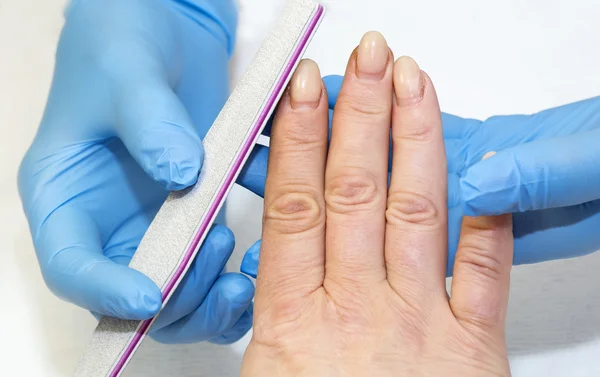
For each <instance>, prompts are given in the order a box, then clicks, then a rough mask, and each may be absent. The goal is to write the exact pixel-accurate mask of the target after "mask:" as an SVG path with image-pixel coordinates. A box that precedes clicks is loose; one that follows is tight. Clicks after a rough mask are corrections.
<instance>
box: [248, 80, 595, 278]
mask: <svg viewBox="0 0 600 377" xmlns="http://www.w3.org/2000/svg"><path fill="white" fill-rule="evenodd" d="M324 81H325V85H326V87H327V92H328V95H329V103H330V108H331V109H333V107H334V105H335V103H336V101H337V96H338V94H339V91H340V89H341V85H342V77H341V76H329V77H326V78H325V79H324ZM442 120H443V124H444V138H445V143H446V154H447V158H448V206H449V211H448V217H449V218H448V221H449V229H448V233H449V258H448V259H449V260H448V274H451V272H452V266H453V265H454V256H455V254H456V248H457V246H458V239H459V235H460V225H461V220H462V216H463V215H469V216H481V215H494V214H500V213H510V212H514V216H513V218H514V235H515V255H514V263H515V264H525V263H536V262H542V261H548V260H552V259H562V258H571V257H576V256H581V255H584V254H588V253H591V252H594V251H596V250H599V249H600V232H598V229H600V148H599V147H598V145H599V144H600V97H597V98H593V99H589V100H586V101H582V102H577V103H573V104H570V105H566V106H562V107H558V108H555V109H550V110H546V111H543V112H541V113H538V114H534V115H510V116H498V117H492V118H490V119H488V120H486V121H484V122H482V121H479V120H474V119H463V118H459V117H456V116H452V115H448V114H443V115H442ZM490 151H495V152H497V154H496V155H495V156H493V157H491V158H489V159H486V160H483V161H482V158H483V156H484V155H485V154H486V153H488V152H490ZM259 251H260V242H258V243H257V244H255V245H254V246H253V247H252V248H250V250H249V251H248V253H247V254H246V256H245V258H244V261H243V263H242V271H244V272H245V273H247V274H249V275H251V276H255V275H256V271H257V263H258V256H259Z"/></svg>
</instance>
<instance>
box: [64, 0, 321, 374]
mask: <svg viewBox="0 0 600 377" xmlns="http://www.w3.org/2000/svg"><path fill="white" fill-rule="evenodd" d="M324 12H325V9H324V8H323V6H322V5H320V4H318V3H317V2H315V1H314V0H290V1H289V2H288V4H287V6H286V8H285V9H284V11H283V14H282V15H281V18H280V20H279V22H278V23H277V24H276V26H275V28H274V29H273V30H272V31H271V33H270V34H269V36H268V37H267V39H266V41H265V42H264V43H263V45H262V46H261V48H260V49H259V51H258V53H257V55H256V57H255V58H254V60H253V61H252V63H251V65H250V67H249V69H248V70H247V71H246V73H245V74H244V76H243V77H242V79H241V80H240V82H239V84H238V85H237V87H236V88H235V90H234V91H233V93H232V94H231V96H230V97H229V100H228V101H227V103H226V104H225V106H224V107H223V110H222V111H221V113H220V114H219V116H218V117H217V119H216V120H215V122H214V124H213V125H212V127H211V129H210V131H209V132H208V134H207V135H206V137H205V138H204V141H203V144H204V149H205V158H204V163H203V166H202V170H201V173H200V177H199V179H198V183H197V184H196V185H195V186H194V187H193V188H191V189H188V190H185V191H182V192H176V193H172V194H171V195H170V196H169V197H168V198H167V200H166V201H165V203H164V204H163V206H162V207H161V208H160V210H159V212H158V214H157V215H156V217H155V218H154V221H153V222H152V224H150V227H149V228H148V231H147V232H146V234H145V235H144V238H143V239H142V241H141V243H140V245H139V247H138V249H137V252H136V253H135V255H134V257H133V259H132V260H131V263H130V267H131V268H133V269H136V270H138V271H140V272H142V273H144V274H145V275H146V276H148V277H149V278H150V279H152V280H153V281H154V282H155V283H156V285H157V286H159V287H160V288H161V291H162V295H163V307H164V305H166V303H167V302H168V300H169V298H170V297H171V295H172V294H173V292H174V291H175V289H176V288H177V286H178V284H179V283H180V281H181V280H182V279H183V277H184V275H185V273H186V271H187V270H188V268H189V266H190V264H191V263H192V261H193V259H194V257H195V256H196V254H197V253H198V250H199V248H200V245H201V244H202V242H203V241H204V239H205V237H206V235H207V233H208V230H209V229H210V227H211V225H212V223H213V221H214V219H215V217H216V215H217V213H218V211H219V209H220V208H221V206H222V205H223V202H224V200H225V198H226V196H227V194H228V193H229V191H230V189H231V187H232V186H233V184H234V183H235V181H236V179H237V177H238V175H239V173H240V171H241V169H242V167H243V165H244V163H245V162H246V160H247V158H248V157H249V155H250V152H251V151H252V148H253V147H254V145H255V144H256V142H257V140H258V137H259V136H260V134H261V132H262V130H263V129H264V127H265V125H266V123H267V121H268V119H269V117H270V116H271V114H272V113H273V111H274V110H275V107H276V105H277V102H278V101H279V99H280V98H281V95H282V94H283V92H284V91H285V89H286V87H287V85H288V83H289V81H290V79H291V77H292V74H293V72H294V70H295V68H296V67H297V65H298V63H299V62H300V59H301V57H302V55H303V53H304V51H305V50H306V48H307V46H308V44H309V42H310V40H311V39H312V37H313V35H314V33H315V32H316V30H317V28H318V26H319V24H320V22H321V20H322V19H323V16H324ZM153 321H154V320H153V319H151V320H146V321H125V320H119V319H115V318H109V317H104V318H102V319H101V320H100V323H99V324H98V327H97V328H96V330H95V332H94V334H93V337H92V340H91V342H90V344H89V346H88V348H87V350H86V351H85V354H84V355H83V357H82V359H81V361H80V363H79V365H78V366H77V369H76V371H75V376H76V377H116V376H120V375H121V373H122V372H123V370H124V369H125V367H126V366H127V364H128V363H129V361H130V360H131V358H132V356H133V354H134V353H135V351H136V350H137V348H138V347H139V346H140V344H141V342H142V340H143V339H144V337H145V336H146V334H147V333H148V330H149V329H150V327H151V325H152V323H153Z"/></svg>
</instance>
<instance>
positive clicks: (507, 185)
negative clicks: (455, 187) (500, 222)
mask: <svg viewBox="0 0 600 377" xmlns="http://www.w3.org/2000/svg"><path fill="white" fill-rule="evenodd" d="M494 162H497V161H495V159H489V160H485V161H481V162H478V163H477V164H475V165H473V166H472V167H471V168H469V170H468V171H467V173H466V174H465V175H464V176H463V177H461V178H460V181H459V185H460V197H461V202H462V205H463V210H464V214H465V215H466V216H472V217H476V216H493V215H499V214H502V213H511V212H515V211H516V210H517V209H518V207H519V201H518V200H516V198H518V194H519V193H518V192H515V190H514V189H515V185H514V184H513V183H512V182H511V180H512V179H511V176H510V175H508V176H507V175H506V174H503V173H502V170H498V165H497V164H495V163H494ZM517 191H518V190H517ZM515 194H516V196H515Z"/></svg>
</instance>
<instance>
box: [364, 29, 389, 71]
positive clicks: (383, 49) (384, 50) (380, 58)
mask: <svg viewBox="0 0 600 377" xmlns="http://www.w3.org/2000/svg"><path fill="white" fill-rule="evenodd" d="M389 57H390V49H389V47H388V44H387V42H386V40H385V38H384V37H383V35H381V33H379V32H376V31H370V32H368V33H367V34H365V35H364V36H363V38H362V40H361V41H360V45H359V46H358V51H357V57H356V75H357V76H358V77H359V78H360V79H367V80H381V79H382V78H383V76H385V71H386V68H387V65H388V61H389Z"/></svg>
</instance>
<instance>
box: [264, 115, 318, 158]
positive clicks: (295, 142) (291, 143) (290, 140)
mask: <svg viewBox="0 0 600 377" xmlns="http://www.w3.org/2000/svg"><path fill="white" fill-rule="evenodd" d="M285 118H286V119H278V120H277V121H276V123H275V125H274V127H273V135H274V137H276V138H277V141H278V142H279V143H280V145H281V147H280V148H279V149H280V150H284V151H286V152H302V153H306V152H312V151H314V150H316V149H320V148H322V147H323V146H324V145H325V144H326V143H327V131H326V129H323V130H322V132H315V127H314V126H313V125H309V124H307V121H304V120H302V119H297V116H295V115H291V114H290V115H286V116H285ZM281 122H285V124H282V123H281Z"/></svg>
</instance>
